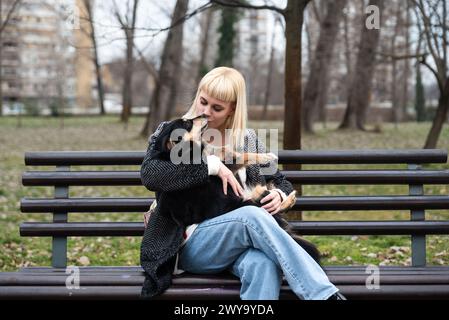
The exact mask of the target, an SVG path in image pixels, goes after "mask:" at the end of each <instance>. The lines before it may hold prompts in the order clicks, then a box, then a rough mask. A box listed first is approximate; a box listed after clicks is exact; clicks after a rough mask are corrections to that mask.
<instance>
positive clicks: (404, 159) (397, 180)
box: [20, 149, 449, 268]
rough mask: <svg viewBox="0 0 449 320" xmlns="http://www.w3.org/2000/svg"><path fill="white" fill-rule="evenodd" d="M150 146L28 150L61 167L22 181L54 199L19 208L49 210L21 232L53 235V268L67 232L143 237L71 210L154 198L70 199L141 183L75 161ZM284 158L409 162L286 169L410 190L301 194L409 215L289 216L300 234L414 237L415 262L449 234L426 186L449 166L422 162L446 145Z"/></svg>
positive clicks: (302, 200) (320, 202)
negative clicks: (86, 189) (79, 217)
mask: <svg viewBox="0 0 449 320" xmlns="http://www.w3.org/2000/svg"><path fill="white" fill-rule="evenodd" d="M144 155H145V152H132V151H129V152H128V151H126V152H125V151H124V152H122V151H113V152H112V151H111V152H109V151H108V152H95V151H75V152H66V151H63V152H27V153H26V154H25V164H26V165H30V166H56V169H55V170H54V171H26V172H24V173H23V177H22V183H23V185H24V186H52V187H54V197H53V198H23V199H21V211H22V212H24V213H27V212H30V213H31V212H33V213H35V212H39V213H52V215H53V222H51V223H47V222H23V223H22V224H21V226H20V234H21V236H33V237H52V239H53V242H52V266H53V267H55V268H65V267H66V265H67V237H70V236H141V235H142V234H143V231H144V225H143V220H142V221H139V222H68V214H69V213H71V212H142V213H143V212H146V211H147V210H148V209H149V207H150V205H151V203H152V201H153V200H154V199H151V198H149V197H145V198H117V197H116V198H87V197H80V198H70V197H69V188H70V187H71V186H132V185H136V186H139V185H141V180H140V172H139V170H135V171H124V170H123V171H120V170H114V171H84V170H83V171H71V167H72V166H99V165H100V166H109V165H110V166H124V165H126V166H129V165H138V166H140V165H141V163H142V160H143V157H144ZM278 155H279V164H304V165H309V164H312V165H318V164H319V165H346V164H357V165H358V164H376V165H377V164H389V165H390V164H402V165H404V166H405V167H404V168H400V169H397V168H393V169H391V166H389V167H390V168H382V169H376V170H372V169H369V170H364V169H360V168H359V169H346V168H345V169H343V170H335V169H332V170H329V169H321V168H320V169H319V170H317V169H314V170H296V171H283V173H284V174H285V175H286V176H287V178H288V180H289V181H290V182H292V183H300V184H301V185H331V184H334V185H358V184H368V185H375V184H386V185H391V184H394V185H407V186H408V194H407V195H394V196H385V195H364V196H338V197H336V196H301V197H298V199H297V202H296V205H295V206H294V208H293V209H294V210H300V211H333V210H409V211H410V220H408V221H382V220H380V221H291V223H292V225H293V228H294V230H296V231H297V232H299V233H300V234H303V235H312V234H313V235H355V234H358V235H360V234H363V235H411V239H412V265H413V266H424V265H425V264H426V235H427V234H449V221H446V220H438V221H426V219H425V210H427V209H449V195H438V196H436V195H425V194H424V185H426V184H449V170H435V169H434V170H430V169H425V168H423V166H422V165H424V164H435V163H440V164H441V163H446V161H447V152H446V151H444V150H421V149H419V150H339V151H329V150H326V151H324V150H318V151H301V150H295V151H293V150H280V151H279V153H278Z"/></svg>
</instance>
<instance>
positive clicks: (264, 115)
mask: <svg viewBox="0 0 449 320" xmlns="http://www.w3.org/2000/svg"><path fill="white" fill-rule="evenodd" d="M278 23H279V24H281V21H280V20H279V16H276V19H275V21H274V28H273V34H272V35H271V50H270V59H269V60H268V71H267V83H266V87H265V96H264V102H263V112H262V119H264V120H266V118H267V113H268V103H269V99H270V91H271V78H272V76H273V65H274V52H275V45H274V41H275V39H276V37H275V36H276V32H275V29H276V25H277V24H278Z"/></svg>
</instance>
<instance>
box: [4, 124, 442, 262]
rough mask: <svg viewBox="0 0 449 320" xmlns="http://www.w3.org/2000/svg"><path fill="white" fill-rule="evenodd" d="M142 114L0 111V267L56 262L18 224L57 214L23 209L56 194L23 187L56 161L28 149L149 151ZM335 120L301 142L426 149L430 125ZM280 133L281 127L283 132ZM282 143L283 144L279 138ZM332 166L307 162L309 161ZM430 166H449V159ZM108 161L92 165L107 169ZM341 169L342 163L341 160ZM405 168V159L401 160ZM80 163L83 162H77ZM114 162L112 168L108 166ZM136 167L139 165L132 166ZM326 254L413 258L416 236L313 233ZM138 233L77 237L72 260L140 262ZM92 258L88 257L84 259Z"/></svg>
mask: <svg viewBox="0 0 449 320" xmlns="http://www.w3.org/2000/svg"><path fill="white" fill-rule="evenodd" d="M143 120H144V119H143V118H142V117H132V118H131V121H130V123H129V125H128V128H127V129H126V130H125V129H124V127H123V125H122V124H120V123H119V122H118V117H115V116H114V117H113V116H106V117H66V118H65V119H64V128H63V129H62V128H61V121H60V119H58V118H23V119H22V126H21V127H20V128H18V127H17V119H16V118H12V117H0V174H1V181H0V271H13V270H17V269H18V268H20V267H24V266H49V265H50V264H51V252H50V248H51V239H50V238H39V237H33V238H28V237H20V235H19V224H20V223H21V222H24V221H30V222H31V221H51V219H52V217H51V214H23V213H20V209H19V203H20V199H21V198H22V197H52V195H53V189H52V188H47V187H26V188H25V187H23V186H22V185H21V174H22V172H23V171H24V170H51V169H52V168H51V167H44V168H42V167H28V168H26V167H25V165H24V162H23V157H24V152H25V151H49V150H55V151H56V150H142V151H143V150H145V149H146V147H147V141H146V139H144V138H139V137H138V133H139V130H140V129H141V126H142V124H143ZM281 125H282V124H281V122H257V123H250V127H253V128H278V129H282V128H281ZM335 127H336V124H334V123H330V124H328V126H327V128H322V126H321V125H318V126H317V127H316V129H317V134H316V135H305V136H304V137H303V149H354V148H357V149H371V148H401V149H404V148H421V147H422V145H423V144H424V139H425V136H426V134H427V132H428V130H429V127H430V124H429V123H424V124H422V123H421V124H415V123H405V124H401V125H399V126H398V128H395V127H394V126H393V125H390V124H386V125H383V128H382V132H381V133H369V132H354V131H342V132H340V131H335ZM281 138H282V130H280V133H279V139H281ZM438 147H439V148H443V149H446V150H449V130H448V128H447V126H446V127H444V130H443V132H442V135H441V138H440V144H439V145H438ZM280 148H282V144H281V143H280ZM317 167H320V168H323V167H326V168H335V167H332V166H304V168H305V169H311V168H317ZM377 167H378V166H344V168H377ZM431 167H432V168H446V169H447V168H449V166H448V164H443V165H432V166H431ZM105 168H106V167H105V166H102V167H100V166H99V167H89V169H91V170H103V169H105ZM338 168H343V166H340V167H338ZM401 168H403V166H402V167H401ZM72 169H73V170H79V169H81V167H75V168H72ZM108 169H110V168H108ZM126 169H127V170H138V169H139V167H138V166H127V167H126ZM425 191H426V194H435V195H436V194H443V195H447V194H449V186H448V185H438V186H427V187H426V189H425ZM303 192H304V195H388V194H407V192H408V189H407V187H404V186H305V187H304V190H303ZM70 196H71V197H81V196H87V197H94V196H95V197H111V196H123V197H145V196H151V193H150V192H149V191H148V190H146V189H145V188H144V187H134V186H122V187H103V186H98V187H95V186H93V187H73V188H71V189H70ZM409 215H410V213H409V212H407V211H400V212H396V211H395V212H389V211H367V212H304V219H305V220H381V219H383V220H390V219H409ZM426 217H427V219H449V212H448V211H447V210H446V211H443V210H432V211H428V212H427V215H426ZM141 220H142V214H141V213H102V214H88V213H83V214H81V213H74V214H70V215H69V221H141ZM307 238H308V239H311V240H313V241H314V242H315V243H316V244H318V246H319V248H320V250H321V251H322V252H323V254H324V261H323V262H324V264H333V265H339V264H346V265H348V264H349V265H351V264H353V265H358V264H368V263H372V264H385V265H409V264H410V237H408V236H353V237H351V236H338V237H337V236H325V237H324V236H321V237H320V236H313V237H312V236H310V237H307ZM140 240H141V238H140V237H85V238H79V237H71V238H69V246H68V257H69V261H68V263H69V264H71V265H138V264H139V247H140ZM448 240H449V238H448V237H447V236H429V237H428V238H427V248H428V251H427V258H428V262H429V264H436V265H440V264H446V265H447V264H448V263H449V250H448V249H447V248H448V247H449V241H448ZM86 258H87V259H86Z"/></svg>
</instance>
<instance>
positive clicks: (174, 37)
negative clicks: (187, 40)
mask: <svg viewBox="0 0 449 320" xmlns="http://www.w3.org/2000/svg"><path fill="white" fill-rule="evenodd" d="M188 6H189V1H188V0H177V1H176V5H175V9H174V12H173V16H172V23H171V24H174V23H175V22H176V21H179V20H180V19H181V18H182V17H184V16H185V15H186V12H187V8H188ZM183 27H184V25H183V24H179V25H177V26H176V27H174V28H171V29H170V30H169V32H168V36H167V40H166V41H165V45H164V50H163V53H162V61H161V65H160V68H159V81H158V82H157V84H156V88H155V89H154V92H153V95H152V97H151V101H150V110H149V112H148V114H147V117H146V120H145V124H144V126H143V128H142V131H141V136H143V137H145V138H146V137H148V135H149V134H150V132H154V131H155V130H156V128H157V126H158V125H159V123H160V122H162V121H163V120H169V118H170V115H171V112H172V109H173V108H174V107H175V106H174V102H175V101H176V93H177V92H176V91H178V83H179V74H178V73H179V71H180V67H181V62H182V40H183Z"/></svg>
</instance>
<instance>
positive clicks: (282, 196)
mask: <svg viewBox="0 0 449 320" xmlns="http://www.w3.org/2000/svg"><path fill="white" fill-rule="evenodd" d="M272 190H275V191H277V192H279V194H280V195H281V199H282V201H284V200H285V199H287V195H286V194H285V193H284V191H282V190H281V189H277V188H276V189H272Z"/></svg>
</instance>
